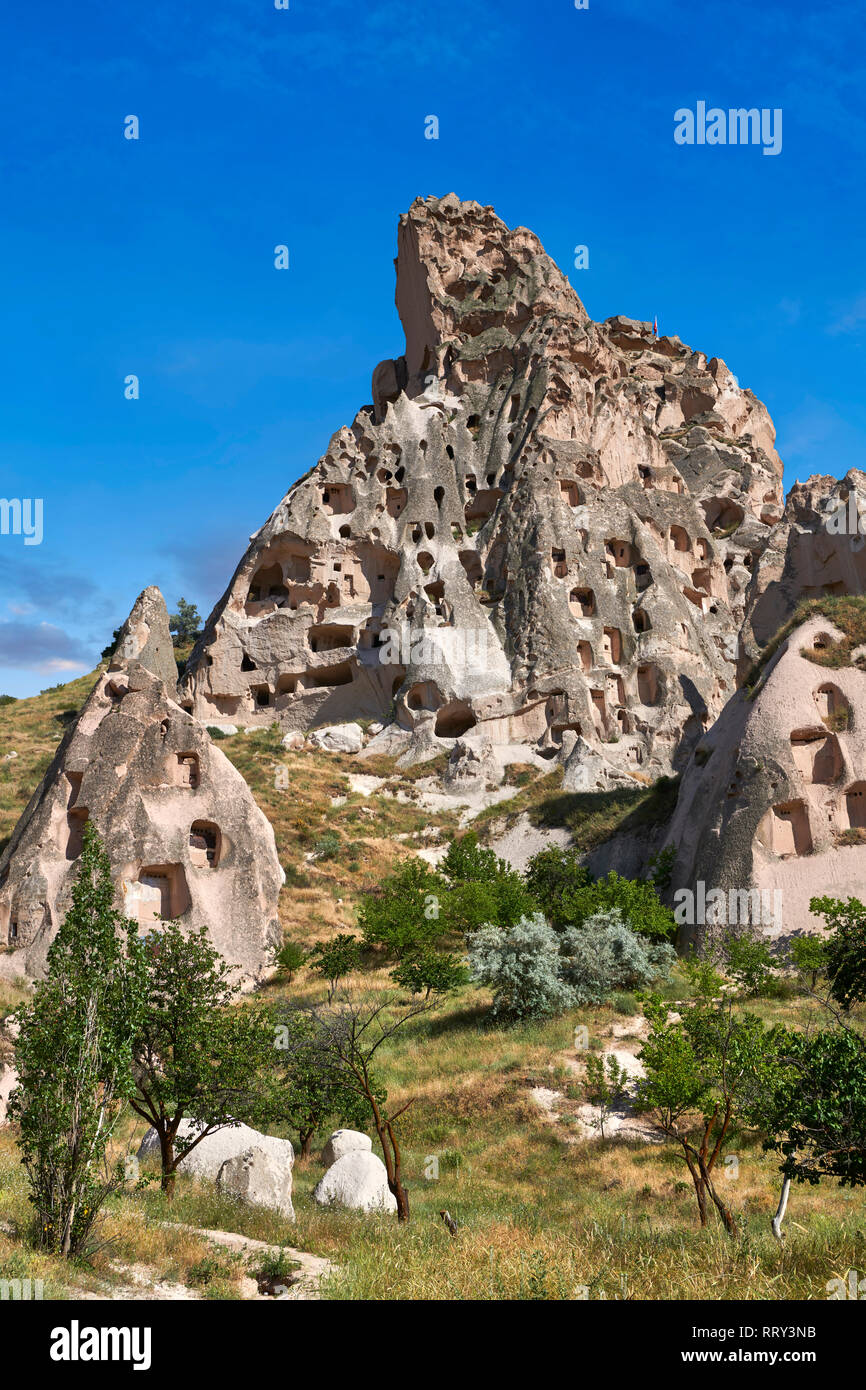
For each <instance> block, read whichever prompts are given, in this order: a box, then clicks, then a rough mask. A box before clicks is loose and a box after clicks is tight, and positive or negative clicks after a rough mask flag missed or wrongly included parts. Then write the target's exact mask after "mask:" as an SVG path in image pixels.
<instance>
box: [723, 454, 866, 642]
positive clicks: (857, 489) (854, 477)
mask: <svg viewBox="0 0 866 1390" xmlns="http://www.w3.org/2000/svg"><path fill="white" fill-rule="evenodd" d="M864 590H866V473H861V472H859V471H858V470H857V469H856V468H852V469H851V470H850V471H849V472H848V473H847V474H846V475H845V477H844V478H843V479H842V480H841V481H837V480H836V479H835V478H831V477H826V476H825V477H813V478H809V479H808V480H807V481H806V482H805V483H795V484H794V486H793V487H792V488H791V491H790V492H789V494H788V498H787V501H786V503H785V510H784V513H783V515H782V518H781V520H780V522H779V524H778V525H777V526H775V527H774V528H773V530H772V532H771V533H770V537H769V541H768V543H767V546H766V548H765V549H764V551H763V553H762V555H761V557H760V559H759V560H758V562H757V563H756V564H755V566H754V568H753V571H752V581H751V583H750V585H749V590H748V593H747V613H746V621H745V623H744V625H743V631H742V652H743V658H744V669H747V668H748V665H749V664H750V662H753V661H755V659H756V658H757V657H758V656H759V655H760V652H761V649H762V648H763V647H764V646H765V645H766V644H767V642H769V641H770V640H771V638H772V637H773V636H774V635H775V633H777V632H778V630H779V628H780V627H781V626H782V624H783V623H786V622H787V621H788V619H789V618H790V617H791V614H792V613H793V612H794V609H795V608H796V606H797V604H798V603H799V602H800V600H801V599H808V598H820V597H823V596H825V595H831V596H832V595H837V596H838V595H841V594H862V593H863V592H864Z"/></svg>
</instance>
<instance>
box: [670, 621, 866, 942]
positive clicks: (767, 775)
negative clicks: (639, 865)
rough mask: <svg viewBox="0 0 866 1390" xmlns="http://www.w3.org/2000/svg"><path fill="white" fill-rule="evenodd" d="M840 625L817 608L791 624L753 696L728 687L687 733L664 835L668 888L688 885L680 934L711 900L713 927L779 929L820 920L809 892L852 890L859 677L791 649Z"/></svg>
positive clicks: (708, 916)
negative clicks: (721, 702)
mask: <svg viewBox="0 0 866 1390" xmlns="http://www.w3.org/2000/svg"><path fill="white" fill-rule="evenodd" d="M841 636H842V634H841V633H839V631H838V630H837V629H835V628H834V627H833V625H832V624H831V623H830V622H828V620H827V618H825V617H820V616H818V617H811V618H809V619H808V620H807V621H806V622H804V623H802V624H801V625H800V626H798V627H797V628H795V629H794V631H793V632H792V633H791V635H790V636H789V637H788V638H787V640H786V641H785V643H784V644H783V646H782V647H781V648H780V649H779V651H778V652H777V653H776V654H775V656H774V657H773V658H772V661H771V662H770V664H769V665H768V669H767V672H765V673H764V675H763V678H762V681H761V684H760V685H759V686H758V688H757V693H756V694H755V696H754V698H753V699H750V698H749V696H748V695H747V693H746V692H745V691H741V692H738V694H737V695H736V696H734V698H733V699H732V700H731V701H730V702H729V704H728V706H727V707H726V708H725V710H724V712H723V714H722V716H721V718H720V719H719V720H718V721H717V723H716V724H715V725H714V727H713V728H712V729H711V730H710V731H709V733H708V734H707V736H706V737H705V739H703V740H702V742H701V743H700V744H699V746H698V748H697V750H696V753H695V756H694V758H693V760H692V762H691V763H690V765H689V767H688V769H687V770H686V773H685V774H684V777H683V782H682V787H681V790H680V795H679V801H678V804H677V808H676V812H675V814H674V817H673V820H672V822H671V826H670V829H669V832H668V835H667V840H666V843H667V844H670V845H672V846H674V847H675V848H676V860H675V862H674V870H673V883H674V886H675V888H676V889H677V890H681V891H684V892H686V893H693V894H694V896H695V901H694V913H693V920H691V921H688V922H685V923H684V924H683V937H684V939H685V940H686V941H688V940H694V939H701V938H702V937H703V936H704V935H705V933H706V930H707V928H708V927H710V926H712V919H713V915H714V911H715V909H718V910H719V911H720V912H721V913H722V914H723V918H722V923H721V925H723V926H727V927H734V928H736V927H742V926H744V925H746V923H748V922H751V923H752V924H753V925H755V926H759V927H760V928H761V930H762V932H763V933H764V934H766V935H769V936H788V935H790V934H791V933H792V932H798V931H804V930H814V929H815V928H816V927H817V926H819V925H820V924H819V922H818V921H817V920H816V919H815V918H814V917H813V916H812V915H811V914H810V912H809V900H810V898H811V897H813V896H821V895H824V894H830V895H831V896H836V897H847V896H849V895H852V894H853V895H855V896H857V897H861V898H862V897H863V895H864V891H866V677H864V675H863V672H862V670H861V669H859V668H858V667H856V666H853V665H851V666H844V667H841V668H838V669H836V668H829V667H827V666H823V665H820V664H818V663H817V662H815V661H812V660H809V659H808V658H807V657H806V656H804V655H802V653H803V652H804V651H807V652H808V651H810V650H813V649H815V648H817V649H818V650H820V649H821V648H825V647H827V646H828V644H830V643H832V642H835V641H837V640H838V639H839V638H840V637H841ZM701 884H703V889H701V887H700V885H701ZM716 890H718V891H719V892H720V893H721V898H719V897H716V898H714V899H711V900H709V901H708V897H709V894H710V893H711V892H713V891H716ZM755 893H757V894H758V895H759V896H758V897H755V896H754V895H755ZM732 894H733V895H734V896H732ZM679 901H680V902H681V903H682V904H683V905H684V906H686V907H687V906H688V899H687V898H682V897H681V898H680V900H679ZM701 901H703V903H704V907H703V910H701Z"/></svg>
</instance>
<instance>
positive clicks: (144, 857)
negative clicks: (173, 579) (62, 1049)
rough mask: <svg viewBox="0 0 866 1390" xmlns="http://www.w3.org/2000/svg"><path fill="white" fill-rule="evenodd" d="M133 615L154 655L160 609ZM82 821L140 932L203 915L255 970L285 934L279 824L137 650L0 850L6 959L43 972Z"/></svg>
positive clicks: (93, 697)
mask: <svg viewBox="0 0 866 1390" xmlns="http://www.w3.org/2000/svg"><path fill="white" fill-rule="evenodd" d="M154 592H155V593H156V594H158V590H157V591H152V590H146V591H145V594H144V595H142V599H140V600H139V602H138V603H137V604H136V607H135V609H133V615H132V618H135V617H136V613H137V612H138V614H139V616H140V615H141V613H142V612H143V611H144V610H145V605H147V606H150V607H152V605H153V604H154V603H155V600H151V599H149V598H148V595H152V594H153V593H154ZM143 600H145V603H143V602H142V601H143ZM161 602H162V600H161V598H160V603H161ZM162 613H163V615H164V614H165V606H164V604H163V605H162ZM132 618H131V619H130V623H128V624H127V629H130V632H131V633H135V632H137V633H138V634H139V635H138V637H137V638H136V640H137V642H138V651H139V655H140V657H146V658H147V659H153V661H154V664H155V665H156V666H157V667H159V666H160V664H161V660H162V655H163V653H162V651H161V647H160V646H159V645H158V644H157V645H154V635H155V634H156V635H157V636H158V633H159V628H160V623H159V621H158V615H156V618H155V619H154V621H153V622H152V623H151V624H149V635H144V634H143V633H142V627H141V625H139V623H138V622H136V624H135V625H134V626H133V627H131V624H132ZM142 622H143V620H142ZM124 630H125V631H126V629H124ZM166 631H167V625H166ZM142 637H143V640H141V639H142ZM88 820H92V821H93V822H94V824H95V825H96V828H97V830H98V831H99V834H100V836H101V838H102V840H103V843H104V845H105V848H106V851H107V853H108V856H109V859H110V861H111V865H112V870H113V872H114V874H115V876H116V883H117V899H118V906H119V907H120V908H121V909H122V910H123V911H124V913H125V914H126V915H127V916H129V917H131V918H133V919H134V920H136V921H137V922H138V923H139V925H140V928H141V930H142V932H146V931H150V930H154V929H155V930H158V929H159V922H158V919H159V917H163V918H178V919H179V921H180V922H181V924H182V925H183V926H184V927H187V928H189V929H190V930H198V929H200V928H201V927H205V928H206V929H207V932H208V935H209V937H210V939H211V941H212V942H213V944H214V946H216V947H217V949H218V950H219V951H220V952H221V953H222V955H223V956H224V958H225V959H226V961H228V962H229V964H230V965H233V966H235V967H236V969H237V972H238V977H239V978H241V979H243V980H245V981H254V980H258V979H260V978H261V977H262V975H263V974H264V973H265V972H266V971H267V968H268V965H269V963H270V959H271V947H272V946H274V945H275V944H276V943H277V942H278V941H279V940H280V929H279V920H278V915H277V899H278V896H279V891H280V887H281V885H282V882H283V873H282V869H281V868H280V864H279V861H278V859H277V852H276V845H275V842H274V833H273V830H272V828H271V826H270V825H269V823H268V821H267V820H266V818H265V816H264V815H263V813H262V812H261V811H260V810H259V808H258V806H257V805H256V803H255V801H254V799H253V796H252V794H251V792H250V790H249V788H248V787H247V784H246V782H245V781H244V779H243V777H242V776H241V775H240V773H239V772H238V771H237V770H236V769H235V768H234V766H233V765H232V764H231V763H230V762H229V760H228V758H227V757H226V756H225V754H224V753H222V752H221V751H220V750H219V748H217V747H216V745H215V744H214V743H212V742H211V739H210V737H209V735H208V734H207V732H206V731H205V730H204V729H203V728H202V727H201V726H200V725H199V724H198V723H196V721H195V720H194V719H193V718H192V717H191V716H190V715H189V714H188V713H186V711H184V710H182V709H181V708H180V707H179V706H178V705H177V704H176V703H175V702H174V700H173V699H172V698H171V696H170V695H169V694H168V692H167V690H166V687H165V685H164V684H163V682H162V681H161V680H160V679H159V678H158V676H157V675H155V674H154V673H153V672H152V671H151V670H148V669H147V668H146V667H145V666H144V665H143V664H142V661H141V659H137V660H125V659H123V658H121V657H120V655H119V654H118V656H117V657H115V659H114V660H113V661H112V663H111V667H110V669H109V670H108V671H106V672H105V673H104V674H103V675H102V676H100V678H99V680H98V681H97V683H96V685H95V686H94V688H93V690H92V692H91V694H90V695H89V697H88V699H87V701H86V703H85V705H84V706H83V708H82V710H81V711H80V713H79V715H78V717H77V719H76V720H75V723H74V724H73V725H72V726H71V727H70V728H69V729H68V730H67V732H66V734H65V736H64V738H63V740H62V741H61V743H60V745H59V747H58V750H57V753H56V755H55V757H54V760H53V762H52V764H51V766H50V767H49V769H48V771H47V772H46V774H45V777H44V778H43V780H42V782H41V784H40V785H39V787H38V788H37V790H36V792H35V793H34V795H33V796H32V798H31V800H30V802H29V804H28V806H27V809H26V810H25V812H24V814H23V816H22V817H21V820H20V821H19V822H18V825H17V826H16V828H15V831H14V833H13V835H12V838H11V840H10V843H9V845H8V846H7V848H6V850H5V851H4V853H3V856H2V858H0V942H2V943H3V944H4V945H6V946H7V950H6V951H5V952H3V953H0V972H2V973H3V974H6V975H8V976H15V975H25V976H39V975H41V974H42V973H43V972H44V969H45V962H46V956H47V951H48V947H49V944H50V942H51V940H52V939H53V937H54V935H55V932H56V930H57V926H58V924H59V923H60V921H61V920H62V918H63V916H64V914H65V912H66V911H67V909H68V907H69V904H70V900H71V889H72V884H73V881H74V874H75V861H76V859H77V858H78V855H79V854H80V853H81V847H82V838H83V834H84V826H85V824H86V822H87V821H88Z"/></svg>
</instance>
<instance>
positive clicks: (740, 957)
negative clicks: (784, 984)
mask: <svg viewBox="0 0 866 1390" xmlns="http://www.w3.org/2000/svg"><path fill="white" fill-rule="evenodd" d="M723 952H724V960H725V968H726V969H727V972H728V974H729V975H730V976H731V979H732V980H734V981H735V982H736V984H737V985H738V986H739V987H740V989H741V991H742V992H743V994H744V995H745V996H746V998H747V999H748V998H756V997H760V996H762V995H767V994H772V993H774V992H775V991H776V989H777V987H778V975H777V972H776V961H775V958H774V956H773V953H772V951H771V950H770V948H769V946H768V945H767V943H766V941H765V940H764V939H763V938H762V937H760V936H757V935H755V934H754V933H753V932H748V931H745V932H740V933H739V934H735V933H733V932H730V933H728V935H727V936H726V937H725V941H724V946H723Z"/></svg>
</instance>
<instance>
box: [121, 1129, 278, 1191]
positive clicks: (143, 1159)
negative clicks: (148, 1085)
mask: <svg viewBox="0 0 866 1390" xmlns="http://www.w3.org/2000/svg"><path fill="white" fill-rule="evenodd" d="M203 1128H204V1126H203V1124H201V1123H200V1122H198V1121H197V1120H181V1122H180V1125H179V1126H178V1131H177V1135H178V1138H179V1139H181V1140H183V1141H184V1142H186V1141H188V1140H190V1139H194V1138H195V1137H196V1135H198V1134H201V1131H202V1129H203ZM251 1150H252V1151H254V1152H256V1153H259V1154H262V1155H263V1156H264V1157H267V1158H268V1159H270V1161H271V1164H272V1165H273V1166H274V1168H275V1169H280V1170H282V1172H283V1174H284V1177H286V1176H287V1177H288V1192H289V1196H291V1175H292V1168H293V1166H294V1162H295V1151H294V1149H293V1148H292V1144H291V1140H289V1139H275V1138H274V1137H273V1136H272V1135H270V1134H260V1133H259V1131H258V1130H257V1129H253V1128H251V1126H250V1125H242V1124H236V1125H225V1126H223V1128H222V1129H217V1130H214V1131H213V1133H212V1134H208V1135H207V1137H206V1138H204V1139H202V1140H200V1141H199V1143H198V1144H196V1146H195V1148H194V1149H190V1151H189V1153H187V1154H184V1156H183V1158H182V1159H181V1161H180V1163H179V1165H178V1172H179V1173H180V1172H182V1173H187V1174H189V1175H190V1176H191V1177H194V1178H207V1179H208V1180H210V1181H211V1182H216V1180H217V1178H218V1177H219V1175H220V1172H221V1170H222V1168H223V1167H224V1165H225V1164H226V1163H227V1162H229V1160H231V1159H236V1158H239V1157H241V1156H242V1155H244V1154H246V1153H248V1152H250V1151H251ZM138 1160H139V1162H140V1163H158V1162H159V1135H158V1134H157V1132H156V1130H155V1129H149V1130H148V1131H147V1133H146V1134H145V1136H144V1138H143V1139H142V1141H141V1144H140V1145H139V1149H138ZM283 1190H284V1189H283Z"/></svg>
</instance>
